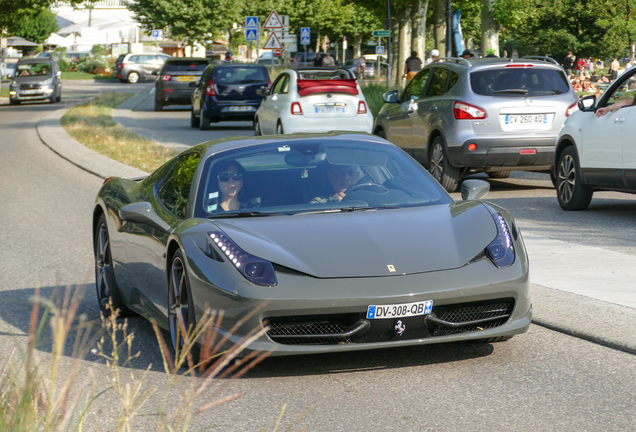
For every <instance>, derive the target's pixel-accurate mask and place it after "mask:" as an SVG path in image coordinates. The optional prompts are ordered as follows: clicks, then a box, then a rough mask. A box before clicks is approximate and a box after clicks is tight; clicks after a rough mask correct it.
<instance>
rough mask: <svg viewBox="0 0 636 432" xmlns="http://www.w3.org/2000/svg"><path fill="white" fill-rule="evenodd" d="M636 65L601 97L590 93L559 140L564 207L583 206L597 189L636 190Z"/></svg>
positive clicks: (560, 195) (557, 157) (557, 155)
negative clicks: (597, 97)
mask: <svg viewBox="0 0 636 432" xmlns="http://www.w3.org/2000/svg"><path fill="white" fill-rule="evenodd" d="M634 96H636V68H634V69H630V70H628V71H626V72H625V73H623V74H622V75H621V76H620V77H619V78H618V79H617V80H616V81H615V82H614V83H613V84H612V85H611V86H610V87H609V88H608V89H607V90H606V91H605V93H603V95H602V96H601V97H600V98H599V99H598V101H597V100H596V96H595V95H591V96H585V97H583V98H581V99H580V100H579V102H578V106H579V110H578V111H576V112H574V113H573V114H572V115H571V116H570V117H569V118H568V119H567V120H566V122H565V125H564V126H563V129H562V130H561V133H560V135H559V138H558V140H557V147H556V152H555V164H554V169H555V174H556V188H557V198H558V200H559V204H560V205H561V207H562V208H563V209H565V210H584V209H586V208H587V207H588V206H589V205H590V201H591V200H592V194H593V193H594V191H595V190H611V191H619V192H629V193H636V105H635V104H634V102H635V101H636V98H635V97H634Z"/></svg>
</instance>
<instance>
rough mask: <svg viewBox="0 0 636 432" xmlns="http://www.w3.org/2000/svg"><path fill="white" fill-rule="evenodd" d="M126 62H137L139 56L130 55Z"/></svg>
mask: <svg viewBox="0 0 636 432" xmlns="http://www.w3.org/2000/svg"><path fill="white" fill-rule="evenodd" d="M128 62H130V63H138V62H139V56H131V57H129V58H128Z"/></svg>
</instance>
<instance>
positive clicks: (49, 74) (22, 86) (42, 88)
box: [9, 58, 62, 105]
mask: <svg viewBox="0 0 636 432" xmlns="http://www.w3.org/2000/svg"><path fill="white" fill-rule="evenodd" d="M61 99H62V72H61V71H60V68H59V67H58V66H57V63H56V62H55V61H54V60H51V59H47V58H25V59H20V60H19V61H18V64H17V65H16V70H15V74H14V75H13V78H11V83H10V84H9V103H10V104H11V105H18V104H20V103H22V102H27V101H45V100H48V101H50V102H51V103H55V102H59V101H60V100H61Z"/></svg>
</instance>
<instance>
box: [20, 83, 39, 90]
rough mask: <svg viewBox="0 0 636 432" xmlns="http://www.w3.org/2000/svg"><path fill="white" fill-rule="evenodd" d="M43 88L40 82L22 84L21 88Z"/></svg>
mask: <svg viewBox="0 0 636 432" xmlns="http://www.w3.org/2000/svg"><path fill="white" fill-rule="evenodd" d="M41 88H42V86H41V85H40V84H20V90H38V89H41Z"/></svg>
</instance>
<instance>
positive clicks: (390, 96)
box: [382, 90, 398, 103]
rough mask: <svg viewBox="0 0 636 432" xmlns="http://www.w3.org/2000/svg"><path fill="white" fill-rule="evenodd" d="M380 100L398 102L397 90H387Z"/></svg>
mask: <svg viewBox="0 0 636 432" xmlns="http://www.w3.org/2000/svg"><path fill="white" fill-rule="evenodd" d="M382 100H383V101H384V102H386V103H398V91H397V90H389V91H388V92H386V93H384V94H383V95H382Z"/></svg>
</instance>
